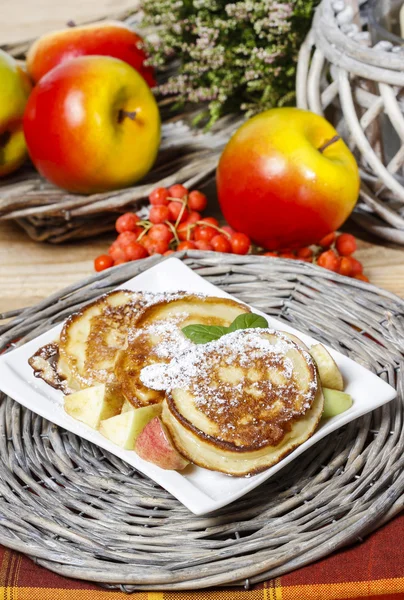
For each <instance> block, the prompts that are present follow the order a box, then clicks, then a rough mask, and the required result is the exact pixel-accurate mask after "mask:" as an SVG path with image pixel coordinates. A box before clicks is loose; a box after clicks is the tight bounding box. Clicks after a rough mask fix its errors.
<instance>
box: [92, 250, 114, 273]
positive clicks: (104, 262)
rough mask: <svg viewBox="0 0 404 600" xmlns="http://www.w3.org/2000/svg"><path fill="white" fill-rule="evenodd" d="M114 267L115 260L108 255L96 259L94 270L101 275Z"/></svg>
mask: <svg viewBox="0 0 404 600" xmlns="http://www.w3.org/2000/svg"><path fill="white" fill-rule="evenodd" d="M113 265H114V259H113V258H112V256H108V254H101V255H100V256H97V258H95V259H94V269H95V270H96V271H97V272H98V273H99V272H100V271H104V270H105V269H109V268H110V267H112V266H113Z"/></svg>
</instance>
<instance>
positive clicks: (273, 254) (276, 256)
mask: <svg viewBox="0 0 404 600" xmlns="http://www.w3.org/2000/svg"><path fill="white" fill-rule="evenodd" d="M262 256H274V257H275V258H278V255H277V253H276V252H264V254H263V255H262Z"/></svg>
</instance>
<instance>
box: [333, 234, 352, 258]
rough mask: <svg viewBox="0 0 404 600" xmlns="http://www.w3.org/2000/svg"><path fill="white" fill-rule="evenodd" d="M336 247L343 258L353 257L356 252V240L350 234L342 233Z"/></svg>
mask: <svg viewBox="0 0 404 600" xmlns="http://www.w3.org/2000/svg"><path fill="white" fill-rule="evenodd" d="M335 247H336V249H337V251H338V252H339V254H340V255H341V256H351V254H353V253H354V252H355V250H356V240H355V238H354V236H353V235H351V234H350V233H341V235H339V236H338V237H337V241H336V242H335Z"/></svg>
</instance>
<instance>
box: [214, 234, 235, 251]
mask: <svg viewBox="0 0 404 600" xmlns="http://www.w3.org/2000/svg"><path fill="white" fill-rule="evenodd" d="M210 243H211V245H212V248H213V250H215V252H231V244H230V242H229V240H228V239H227V237H225V236H224V235H222V234H220V233H219V234H218V235H215V236H214V237H213V238H212V239H211V240H210Z"/></svg>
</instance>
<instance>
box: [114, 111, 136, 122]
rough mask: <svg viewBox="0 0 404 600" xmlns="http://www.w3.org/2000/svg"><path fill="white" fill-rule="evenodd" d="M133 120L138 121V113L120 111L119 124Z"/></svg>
mask: <svg viewBox="0 0 404 600" xmlns="http://www.w3.org/2000/svg"><path fill="white" fill-rule="evenodd" d="M125 118H128V119H131V121H134V120H135V119H136V111H135V110H133V111H132V112H129V111H128V110H122V109H121V110H120V111H119V113H118V123H122V121H123V120H124V119H125Z"/></svg>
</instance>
